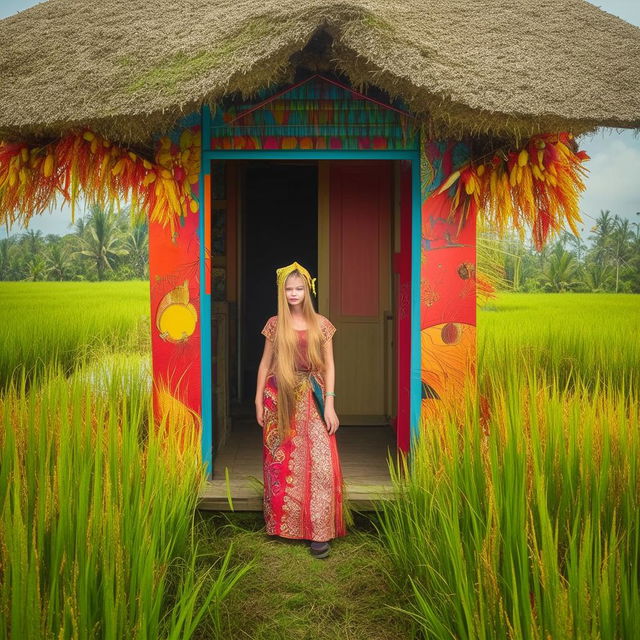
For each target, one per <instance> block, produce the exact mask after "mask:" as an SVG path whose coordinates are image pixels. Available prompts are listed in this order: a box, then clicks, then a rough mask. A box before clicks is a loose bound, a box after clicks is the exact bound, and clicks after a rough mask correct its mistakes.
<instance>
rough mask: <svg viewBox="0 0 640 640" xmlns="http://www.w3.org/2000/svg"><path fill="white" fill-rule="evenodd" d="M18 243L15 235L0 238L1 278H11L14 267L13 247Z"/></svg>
mask: <svg viewBox="0 0 640 640" xmlns="http://www.w3.org/2000/svg"><path fill="white" fill-rule="evenodd" d="M15 243H16V239H15V237H14V236H9V237H8V238H2V239H1V240H0V280H9V279H10V276H11V271H12V269H11V267H12V264H11V263H12V248H13V246H14V245H15Z"/></svg>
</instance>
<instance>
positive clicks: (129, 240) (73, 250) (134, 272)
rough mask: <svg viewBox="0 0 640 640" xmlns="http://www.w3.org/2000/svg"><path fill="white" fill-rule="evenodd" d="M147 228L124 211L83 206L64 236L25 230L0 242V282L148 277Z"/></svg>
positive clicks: (126, 210) (145, 224) (127, 211)
mask: <svg viewBox="0 0 640 640" xmlns="http://www.w3.org/2000/svg"><path fill="white" fill-rule="evenodd" d="M148 255H149V227H148V224H147V222H145V221H141V220H139V219H132V218H131V214H130V211H129V210H128V209H124V210H122V211H113V210H110V209H104V208H102V207H99V206H92V207H89V209H88V212H87V215H85V217H84V218H79V219H78V220H77V221H76V223H75V225H74V232H73V233H69V234H67V235H65V236H57V235H55V234H50V235H48V236H46V237H43V236H42V232H40V231H34V230H32V229H31V230H28V231H26V232H24V233H22V234H21V235H19V236H16V235H14V236H9V237H8V238H3V239H1V240H0V280H32V281H35V280H58V281H62V280H90V281H91V280H136V279H143V278H148V277H149V259H148Z"/></svg>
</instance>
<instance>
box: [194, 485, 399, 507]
mask: <svg viewBox="0 0 640 640" xmlns="http://www.w3.org/2000/svg"><path fill="white" fill-rule="evenodd" d="M392 498H393V487H392V486H391V485H390V484H389V485H370V484H359V483H358V484H356V483H353V484H352V483H347V485H346V499H347V501H348V503H349V506H350V507H351V508H352V509H355V510H356V511H375V507H376V503H378V502H379V501H380V500H390V499H392ZM231 502H232V503H233V509H232V508H231V505H230V504H229V500H228V498H227V488H226V485H225V483H224V481H221V480H214V481H212V482H208V483H207V484H206V485H205V487H204V489H203V490H202V492H201V493H200V499H199V502H198V509H200V510H201V511H232V510H233V511H262V493H259V492H258V491H257V489H256V488H254V487H246V486H245V487H233V488H232V489H231Z"/></svg>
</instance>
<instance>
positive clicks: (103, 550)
mask: <svg viewBox="0 0 640 640" xmlns="http://www.w3.org/2000/svg"><path fill="white" fill-rule="evenodd" d="M121 364H122V366H121V368H120V369H119V368H118V365H117V363H116V364H112V366H111V372H112V373H113V374H114V375H113V376H112V377H110V378H109V380H110V382H108V381H107V382H105V380H102V382H101V383H100V384H99V386H98V389H97V390H96V388H95V385H93V384H88V383H87V380H88V378H87V374H86V372H84V373H83V372H80V371H78V372H75V374H74V375H72V376H71V377H70V378H69V379H66V378H64V377H62V376H59V375H47V374H45V375H43V376H42V377H38V378H36V379H32V380H31V384H30V385H27V384H26V378H25V377H24V376H22V378H21V382H20V384H18V383H17V382H16V381H15V380H16V379H15V378H14V381H13V382H12V383H11V384H10V385H9V387H8V389H7V390H6V391H5V393H4V394H3V395H2V396H1V397H0V416H1V419H2V432H1V433H0V619H2V621H3V623H2V624H1V625H0V638H2V639H3V640H4V639H8V638H12V639H14V640H18V639H19V640H30V639H33V640H36V639H37V640H40V639H42V638H109V639H111V638H113V639H116V638H118V639H120V638H136V639H154V640H155V639H156V638H171V639H178V638H181V639H182V638H190V637H192V635H193V633H194V632H195V629H196V627H197V625H198V624H199V623H200V621H201V620H203V618H204V617H206V618H207V619H208V620H209V624H208V626H209V629H211V630H212V631H213V633H214V635H213V636H212V637H220V636H219V632H220V631H221V628H222V622H221V619H220V606H221V603H222V600H223V599H224V598H225V597H226V596H227V595H228V593H229V590H230V589H231V588H232V587H233V585H234V584H235V582H236V581H237V580H238V579H239V578H240V577H241V576H242V575H243V573H244V572H245V571H246V570H247V567H242V568H238V569H230V568H229V558H230V554H231V550H230V549H229V551H228V552H227V556H226V557H225V558H223V559H222V561H221V564H219V565H216V567H215V568H213V569H206V568H202V563H203V562H204V563H206V562H207V559H206V558H200V557H199V554H198V549H197V543H196V541H195V540H194V539H193V522H192V519H193V514H194V511H195V507H196V501H197V499H198V493H199V488H200V486H201V483H202V482H203V480H204V474H203V468H202V465H201V462H200V454H199V448H198V444H197V434H194V437H193V438H192V439H191V440H185V438H184V433H182V430H181V429H180V425H174V424H167V423H163V424H162V425H159V426H157V427H156V426H153V422H150V420H149V419H148V417H149V394H148V391H147V390H145V384H144V381H142V380H136V373H135V371H136V369H135V368H134V369H132V368H131V367H130V366H129V363H127V362H123V363H121ZM125 371H128V374H126V375H128V376H129V377H128V378H126V376H125V373H124V372H125ZM91 375H93V376H94V377H93V378H91ZM141 375H143V374H141ZM90 379H95V372H94V374H90ZM215 560H216V559H210V560H209V561H210V562H211V564H212V565H213V564H215V562H214V561H215Z"/></svg>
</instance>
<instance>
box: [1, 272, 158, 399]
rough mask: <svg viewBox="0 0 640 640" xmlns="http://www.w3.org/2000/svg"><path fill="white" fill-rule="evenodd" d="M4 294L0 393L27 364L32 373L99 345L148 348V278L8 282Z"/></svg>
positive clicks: (67, 366)
mask: <svg viewBox="0 0 640 640" xmlns="http://www.w3.org/2000/svg"><path fill="white" fill-rule="evenodd" d="M0 299H1V300H2V310H3V321H2V323H0V392H1V390H2V389H3V388H5V387H6V386H7V385H8V384H9V381H10V380H11V379H12V378H13V377H15V375H16V374H19V373H20V371H21V369H23V368H24V370H25V372H26V374H25V375H26V376H27V378H30V377H31V376H33V375H37V374H38V373H40V372H43V371H44V370H46V369H48V368H49V367H51V366H53V367H59V368H60V370H61V371H63V372H65V373H69V372H71V371H72V370H73V369H74V368H75V367H76V366H77V365H78V364H79V363H80V362H82V361H83V360H86V359H91V358H92V357H93V356H94V355H95V352H96V351H97V350H100V349H109V350H113V351H127V352H129V353H138V354H142V353H144V354H148V353H149V339H150V338H149V284H148V283H147V282H141V281H137V282H127V283H115V282H101V283H98V282H96V283H92V284H87V283H72V282H34V283H18V282H4V283H1V284H0Z"/></svg>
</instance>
